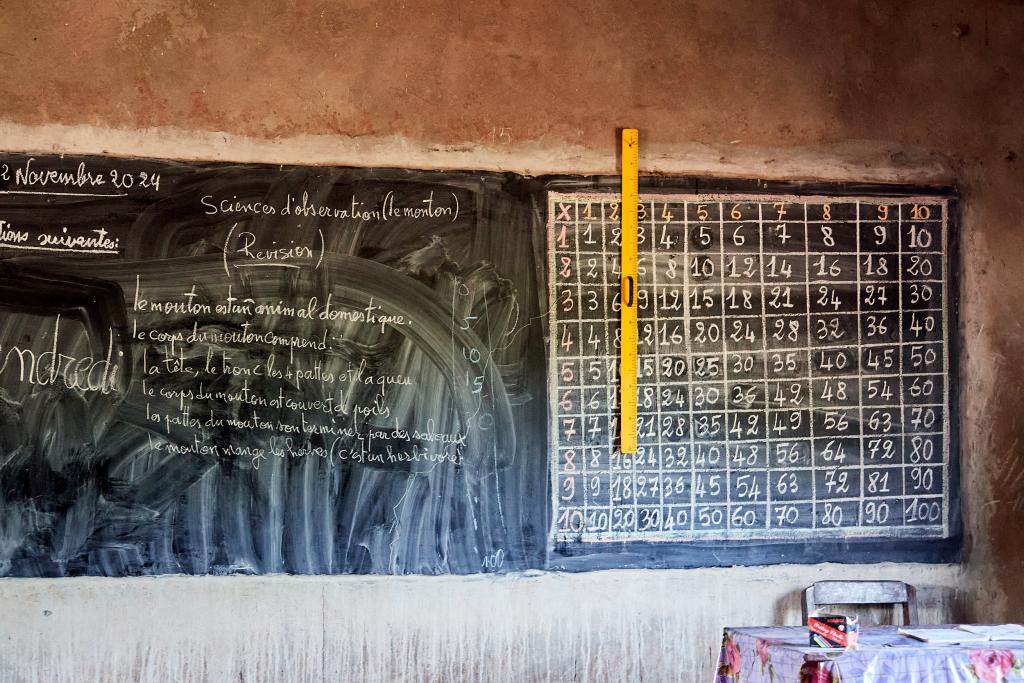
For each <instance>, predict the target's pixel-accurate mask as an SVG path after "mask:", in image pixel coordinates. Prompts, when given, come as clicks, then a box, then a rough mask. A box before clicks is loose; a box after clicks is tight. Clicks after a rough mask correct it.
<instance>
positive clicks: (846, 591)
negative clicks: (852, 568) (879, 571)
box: [803, 581, 918, 626]
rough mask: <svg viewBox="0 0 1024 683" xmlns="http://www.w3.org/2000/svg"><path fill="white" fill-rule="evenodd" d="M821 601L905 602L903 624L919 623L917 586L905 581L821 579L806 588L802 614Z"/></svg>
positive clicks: (848, 603)
mask: <svg viewBox="0 0 1024 683" xmlns="http://www.w3.org/2000/svg"><path fill="white" fill-rule="evenodd" d="M818 605H892V606H893V612H894V613H895V607H896V605H902V606H903V625H904V626H910V625H916V624H917V623H918V622H917V589H916V588H914V587H913V586H911V585H910V584H909V583H903V582H902V581H818V582H817V583H815V584H813V585H812V586H810V587H808V588H807V590H805V591H804V604H803V616H804V623H805V624H806V623H807V615H808V614H810V613H811V612H813V611H814V610H815V609H816V608H817V606H818Z"/></svg>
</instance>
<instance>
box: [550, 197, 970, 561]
mask: <svg viewBox="0 0 1024 683" xmlns="http://www.w3.org/2000/svg"><path fill="white" fill-rule="evenodd" d="M752 189H755V190H758V191H757V192H751V191H749V189H748V191H746V192H737V191H732V192H730V191H720V192H715V191H707V190H705V191H697V192H693V193H685V194H684V193H672V192H671V191H670V189H666V188H651V190H649V191H648V193H647V194H642V196H641V198H640V205H639V221H640V225H639V233H638V241H639V248H640V257H639V262H638V275H639V279H638V283H639V288H638V291H637V293H636V296H637V304H638V315H639V324H638V332H639V348H638V352H639V368H638V384H639V387H638V396H637V399H638V410H639V418H638V434H639V448H638V451H637V453H636V454H623V453H621V452H620V451H619V449H618V443H617V433H618V429H619V427H618V420H617V415H616V413H617V405H618V403H617V402H618V376H617V375H618V365H617V356H618V354H619V336H618V333H619V328H618V314H619V310H620V303H621V302H620V297H621V291H620V279H621V271H620V268H619V259H620V249H621V241H620V221H621V216H620V215H619V209H620V207H619V203H618V198H617V197H616V196H615V195H614V194H609V193H607V192H571V191H570V192H557V191H556V192H551V193H550V194H549V195H548V207H547V208H548V211H547V216H548V226H547V243H548V276H549V282H550V287H549V327H550V330H551V333H550V335H549V349H548V350H549V378H550V379H549V400H550V403H551V408H550V413H551V415H552V416H553V420H552V422H551V423H550V425H549V426H550V430H551V432H550V433H551V436H550V439H551V442H552V450H551V460H550V473H551V491H552V509H553V510H554V514H553V519H552V554H553V556H555V557H559V558H561V561H562V562H563V563H564V566H568V567H572V566H575V565H576V564H577V562H578V560H579V558H580V557H586V558H587V559H586V561H587V562H589V563H592V564H593V563H598V564H601V565H605V564H607V566H621V565H622V563H623V562H624V561H627V560H625V559H624V558H627V557H631V558H632V559H633V561H634V562H636V563H637V564H638V565H641V566H647V565H648V564H649V563H651V562H659V561H662V562H663V561H666V560H668V561H669V562H670V563H671V562H673V561H674V562H678V561H683V562H685V561H687V560H689V561H694V560H695V559H696V558H697V557H699V556H700V554H705V555H712V556H715V557H716V558H720V561H721V562H722V563H730V562H741V561H757V559H755V558H757V557H759V556H763V554H764V553H766V552H768V553H771V554H774V555H775V556H788V557H790V558H792V559H798V560H803V559H805V558H808V557H809V556H812V557H814V558H817V559H838V560H848V559H850V558H854V557H857V558H861V559H870V557H871V556H872V555H873V554H877V553H878V552H879V550H880V549H881V548H884V547H886V546H895V545H897V544H901V545H902V546H903V547H904V549H910V548H914V549H916V551H919V552H920V553H922V554H923V555H924V556H932V552H934V553H936V554H937V555H940V556H941V555H943V554H946V555H947V556H948V552H949V544H948V540H949V539H950V538H951V537H955V536H956V535H957V534H958V529H959V515H958V511H957V500H958V495H957V492H956V490H955V489H956V487H957V484H956V482H957V479H958V477H957V474H956V468H957V458H956V455H955V453H956V443H955V442H956V429H955V414H956V410H955V406H954V404H955V387H954V382H953V381H952V379H953V377H954V376H955V372H954V370H953V365H954V364H955V353H954V351H955V341H954V340H953V339H952V336H953V335H955V333H956V310H955V308H956V303H955V302H956V295H955V288H954V287H953V281H954V273H955V248H954V247H953V246H951V245H952V243H953V235H952V233H951V211H952V209H951V207H952V206H953V205H954V202H953V199H952V197H950V196H944V195H943V194H935V193H930V194H924V195H918V196H913V195H907V194H899V195H890V196H886V195H884V194H875V193H868V192H863V190H866V189H867V188H859V189H860V190H862V193H861V194H857V189H858V188H843V187H826V188H813V187H809V186H802V187H797V188H792V189H798V190H800V193H799V194H797V193H780V192H777V191H776V192H773V191H772V188H767V189H766V188H752ZM775 189H778V190H781V189H789V188H782V187H777V188H775ZM821 189H824V190H826V191H827V190H831V191H832V194H823V193H820V192H819V191H818V190H821ZM658 544H664V545H665V546H668V548H666V549H665V550H664V551H661V550H659V549H658V547H657V546H658ZM929 547H931V550H929ZM768 549H770V550H768ZM883 552H884V551H883Z"/></svg>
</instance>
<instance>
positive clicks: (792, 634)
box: [715, 626, 1024, 683]
mask: <svg viewBox="0 0 1024 683" xmlns="http://www.w3.org/2000/svg"><path fill="white" fill-rule="evenodd" d="M715 681H716V683H760V682H761V681H764V682H765V683H840V682H841V683H894V682H896V681H898V682H899V683H1002V682H1003V681H1006V682H1007V683H1010V682H1012V681H1024V642H985V643H972V644H964V645H937V644H929V643H924V642H921V641H918V640H914V639H913V638H908V637H906V636H901V635H899V633H897V629H896V627H891V626H889V627H878V628H866V629H862V630H861V634H860V649H858V650H855V651H843V652H836V651H828V650H820V649H818V648H811V647H807V629H806V628H805V627H802V626H774V627H765V628H727V629H725V633H724V636H723V638H722V651H721V654H720V656H719V659H718V673H717V677H716V678H715Z"/></svg>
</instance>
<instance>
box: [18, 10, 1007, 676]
mask: <svg viewBox="0 0 1024 683" xmlns="http://www.w3.org/2000/svg"><path fill="white" fill-rule="evenodd" d="M0 17H2V18H0V65H2V68H3V74H4V75H3V78H0V146H2V147H3V148H5V149H7V150H23V149H28V150H49V149H56V150H74V151H82V152H104V151H109V152H111V153H116V154H142V155H160V156H172V157H189V158H197V157H198V158H219V159H239V160H262V161H281V162H285V161H287V162H300V163H347V164H358V165H371V164H372V165H391V166H419V167H469V168H509V169H515V170H520V171H526V172H537V173H540V172H545V171H586V172H615V170H616V165H615V157H614V150H615V148H616V140H615V127H616V126H621V125H635V126H638V127H640V128H641V131H642V150H643V152H642V159H643V167H644V168H645V169H646V170H647V171H652V172H653V171H665V172H691V173H712V174H722V175H747V176H757V177H822V178H829V179H855V178H859V179H869V180H895V181H907V182H925V181H935V182H945V183H955V184H957V185H958V186H959V188H960V189H961V192H962V196H963V198H964V201H963V202H962V206H963V212H964V216H963V229H964V235H963V247H964V258H963V272H962V277H961V281H962V291H963V311H962V320H963V330H962V333H963V342H964V343H963V348H964V355H963V363H962V368H961V370H962V375H963V382H962V391H963V396H962V406H963V423H962V427H963V471H964V479H963V486H964V492H965V495H964V513H965V517H966V523H967V532H968V533H967V541H966V546H965V549H966V554H965V559H966V573H965V574H964V575H963V584H964V591H965V593H964V596H965V597H964V599H963V605H964V608H965V609H966V616H967V617H969V618H974V619H977V620H1002V619H1010V618H1019V614H1020V612H1021V610H1022V609H1024V590H1021V588H1020V587H1021V585H1022V580H1024V543H1021V540H1020V537H1019V528H1020V521H1021V519H1022V517H1024V452H1022V451H1024V445H1022V439H1024V419H1022V418H1021V417H1019V415H1018V412H1019V410H1020V408H1019V406H1020V405H1021V398H1020V397H1021V393H1022V390H1024V363H1021V362H1020V360H1019V359H1020V358H1021V356H1022V353H1024V341H1022V340H1024V327H1022V323H1021V319H1022V317H1024V315H1022V314H1024V297H1022V296H1020V293H1019V292H1018V291H1017V290H1018V288H1020V287H1021V284H1020V283H1021V282H1022V281H1024V265H1022V264H1024V260H1022V259H1021V257H1020V255H1021V254H1022V253H1024V229H1022V228H1021V227H1020V222H1021V218H1022V217H1024V192H1022V191H1021V188H1022V187H1024V159H1020V158H1019V156H1020V155H1022V154H1024V139H1022V134H1021V126H1020V123H1019V121H1020V120H1021V118H1022V116H1024V74H1022V70H1024V41H1022V40H1021V35H1020V34H1021V30H1020V26H1021V25H1022V21H1024V3H1021V2H1015V1H1009V0H1007V1H1004V2H995V1H989V2H976V3H960V2H954V1H952V0H938V1H935V2H899V3H898V2H881V1H878V2H869V1H863V2H853V1H850V2H840V1H837V2H831V3H828V4H827V5H824V6H823V5H822V3H820V2H814V1H813V0H802V1H786V0H778V1H773V2H755V1H754V0H749V1H746V2H740V1H737V2H729V3H718V2H710V1H709V2H693V1H690V2H680V1H668V0H666V1H664V2H654V1H642V2H634V3H622V2H613V1H608V0H590V1H588V2H559V3H548V2H540V1H528V0H521V1H520V2H517V3H473V4H471V3H464V2H457V1H451V2H405V3H401V2H370V1H353V2H344V3H342V2H313V1H304V0H303V1H295V2H289V3H277V2H241V1H229V0H222V1H221V2H216V3H214V2H185V1H177V2H175V1H172V0H148V1H145V2H143V1H141V0H92V1H90V2H84V1H82V0H73V1H65V2H50V3H17V2H12V1H11V0H7V1H3V0H0ZM793 571H794V572H795V574H794V575H793V580H792V583H793V584H801V583H808V582H810V581H811V580H813V579H814V578H815V577H817V576H819V570H817V569H812V568H802V569H795V570H793ZM905 571H906V573H907V574H909V576H910V578H911V579H912V580H917V581H920V582H928V581H929V580H931V578H932V573H930V572H931V570H928V569H921V570H912V569H910V568H905ZM952 575H953V574H952V573H948V574H944V575H943V576H946V577H947V578H948V577H949V576H952ZM699 576H700V577H702V578H706V579H708V580H711V581H722V582H727V581H730V580H732V577H733V576H734V574H730V573H728V572H723V573H720V574H715V573H710V574H709V573H701V574H699ZM957 576H959V574H957ZM710 577H715V578H713V579H712V578H710ZM634 580H635V581H639V582H641V584H643V585H650V586H651V587H652V588H651V590H652V591H654V592H655V594H659V593H658V591H662V590H665V589H664V586H663V585H662V584H661V583H660V582H662V581H663V579H661V578H660V576H659V575H655V576H654V577H645V575H643V574H641V575H640V576H638V577H634ZM100 585H101V584H97V586H100ZM217 585H219V584H217ZM332 585H339V584H337V582H335V583H334V584H332ZM360 585H361V584H360ZM723 585H724V584H723ZM659 586H661V587H660V588H659ZM51 590H52V591H66V590H67V589H65V588H61V587H54V586H53V585H52V584H39V585H38V586H33V585H32V584H21V583H12V584H9V585H5V586H4V602H5V604H8V603H15V604H17V603H19V602H20V601H21V600H22V599H23V598H22V597H19V596H21V593H20V592H21V591H28V592H32V591H51ZM91 590H94V591H103V590H110V591H118V592H120V589H119V588H118V589H115V588H101V587H93V588H91ZM133 590H134V589H133ZM167 590H168V591H169V594H171V595H177V596H180V595H182V592H181V591H179V590H177V589H172V588H167ZM230 590H236V589H234V588H231V589H230ZM238 590H240V589H238ZM317 590H318V591H319V590H320V589H317ZM380 590H385V589H380ZM395 590H396V593H395V595H401V593H400V592H398V591H399V589H397V588H396V589H395ZM788 590H789V588H783V587H781V586H780V587H779V589H778V591H779V592H777V593H772V592H770V591H768V590H765V591H763V592H760V591H759V593H760V594H761V595H763V598H761V602H759V603H757V604H758V607H757V610H760V611H757V610H755V611H754V612H742V611H737V612H728V611H727V610H726V611H723V612H720V613H717V614H719V615H723V614H724V615H726V617H724V618H727V619H728V620H729V621H731V622H733V623H741V622H743V621H744V620H745V619H748V618H749V619H753V618H755V617H759V616H760V617H763V616H766V615H771V614H772V612H770V611H768V610H766V608H765V605H767V604H769V603H770V602H773V601H775V600H777V599H781V597H780V596H782V595H784V594H785V592H786V591H788ZM351 591H352V593H351V596H352V597H353V599H354V598H356V597H358V596H359V586H357V585H356V584H353V585H352V588H351ZM318 594H319V593H318ZM524 595H525V594H524ZM614 595H615V591H614V590H611V591H610V593H609V597H613V596H614ZM24 599H25V600H28V599H29V598H27V597H25V598H24ZM66 599H71V598H66ZM511 599H513V600H514V599H515V598H511ZM197 609H198V608H197ZM621 609H622V613H623V615H625V616H624V617H623V618H627V619H633V620H639V621H642V620H644V619H647V618H656V617H653V616H652V615H651V614H650V613H647V614H645V613H643V612H642V611H640V612H638V611H637V610H634V608H632V607H630V606H629V605H627V604H625V603H622V604H621ZM752 609H754V608H752ZM205 618H206V616H204V615H202V614H198V615H197V623H201V622H202V621H203V620H204V619H205ZM240 618H243V619H244V617H240ZM585 618H586V615H581V616H580V619H585ZM719 625H720V624H719V623H714V624H710V623H709V625H708V627H709V628H714V629H717V628H718V626H719ZM475 642H477V644H478V645H479V646H480V647H481V648H484V649H481V650H479V653H480V654H479V656H480V657H486V656H487V653H488V651H487V650H486V646H485V645H484V644H483V642H484V641H475ZM373 656H380V657H386V656H388V655H387V653H386V652H381V653H375V654H374V655H373ZM523 656H530V655H528V654H525V653H524V655H523ZM467 657H469V655H467ZM688 661H696V660H688ZM382 666H383V665H382ZM563 672H564V670H563ZM623 675H625V674H623Z"/></svg>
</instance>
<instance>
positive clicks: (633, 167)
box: [619, 128, 640, 453]
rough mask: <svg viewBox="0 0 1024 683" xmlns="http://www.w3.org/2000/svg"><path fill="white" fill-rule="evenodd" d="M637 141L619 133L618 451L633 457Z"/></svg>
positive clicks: (633, 132) (631, 131)
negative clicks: (620, 331)
mask: <svg viewBox="0 0 1024 683" xmlns="http://www.w3.org/2000/svg"><path fill="white" fill-rule="evenodd" d="M639 159H640V140H639V134H638V132H637V129H636V128H624V129H623V130H622V293H621V297H620V299H621V302H622V306H621V308H620V311H621V313H620V318H619V325H620V327H621V328H622V335H621V342H622V343H621V346H620V347H619V434H620V444H621V445H620V450H621V451H622V452H623V453H636V343H637V342H636V291H637V272H636V252H637V244H636V242H637V204H638V202H639V201H640V188H639V170H638V166H639Z"/></svg>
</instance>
